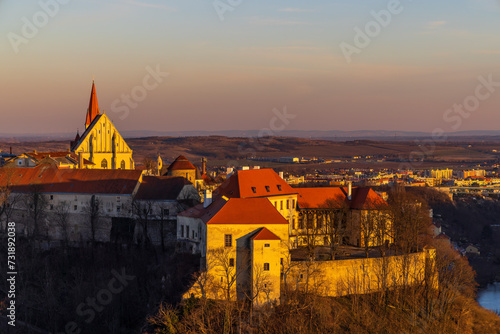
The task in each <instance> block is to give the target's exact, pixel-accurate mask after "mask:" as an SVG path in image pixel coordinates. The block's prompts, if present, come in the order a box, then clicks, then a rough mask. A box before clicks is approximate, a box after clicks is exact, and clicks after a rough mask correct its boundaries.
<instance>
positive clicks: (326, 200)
mask: <svg viewBox="0 0 500 334" xmlns="http://www.w3.org/2000/svg"><path fill="white" fill-rule="evenodd" d="M297 191H298V193H299V195H298V197H297V202H298V204H299V208H300V209H317V208H335V209H339V208H342V207H343V206H345V205H349V204H348V203H347V201H346V199H347V198H346V196H345V194H344V192H343V191H342V189H341V188H338V187H318V188H297Z"/></svg>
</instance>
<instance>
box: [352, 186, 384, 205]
mask: <svg viewBox="0 0 500 334" xmlns="http://www.w3.org/2000/svg"><path fill="white" fill-rule="evenodd" d="M350 206H351V209H356V210H387V209H389V205H388V204H387V202H386V201H385V200H384V199H383V198H382V197H380V195H379V194H377V193H376V192H375V191H374V190H373V189H372V188H366V187H358V188H353V189H352V201H351V203H350Z"/></svg>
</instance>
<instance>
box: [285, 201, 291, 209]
mask: <svg viewBox="0 0 500 334" xmlns="http://www.w3.org/2000/svg"><path fill="white" fill-rule="evenodd" d="M286 208H287V210H288V209H290V200H288V199H287V200H286Z"/></svg>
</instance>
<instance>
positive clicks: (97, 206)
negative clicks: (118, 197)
mask: <svg viewBox="0 0 500 334" xmlns="http://www.w3.org/2000/svg"><path fill="white" fill-rule="evenodd" d="M83 211H84V212H85V214H86V216H87V219H88V220H87V222H88V226H89V228H90V237H91V241H92V246H94V245H95V241H96V231H97V229H98V227H99V220H100V218H101V215H102V204H101V200H100V199H99V197H97V196H96V195H92V196H91V197H90V200H89V201H88V203H86V204H85V206H84V207H83Z"/></svg>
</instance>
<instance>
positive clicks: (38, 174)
mask: <svg viewBox="0 0 500 334" xmlns="http://www.w3.org/2000/svg"><path fill="white" fill-rule="evenodd" d="M141 174H142V172H141V171H135V170H121V169H104V170H102V169H100V170H97V169H58V168H57V167H55V166H52V165H39V166H37V167H34V168H0V186H6V185H9V186H10V187H11V189H12V191H17V192H30V191H32V190H33V186H37V190H38V191H40V192H45V193H74V194H76V193H80V194H132V193H133V192H134V190H135V188H136V186H137V184H138V182H139V180H140V178H141Z"/></svg>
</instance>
